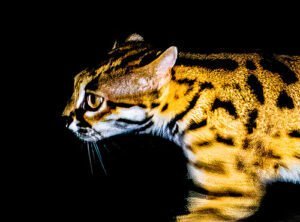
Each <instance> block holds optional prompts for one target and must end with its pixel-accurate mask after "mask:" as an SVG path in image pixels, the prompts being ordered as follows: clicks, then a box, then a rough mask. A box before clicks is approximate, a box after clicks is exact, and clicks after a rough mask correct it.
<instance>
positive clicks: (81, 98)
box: [76, 86, 85, 108]
mask: <svg viewBox="0 0 300 222" xmlns="http://www.w3.org/2000/svg"><path fill="white" fill-rule="evenodd" d="M84 95H85V91H84V86H81V87H80V89H79V96H78V99H77V103H76V107H77V108H79V107H80V105H81V103H82V102H83V100H84Z"/></svg>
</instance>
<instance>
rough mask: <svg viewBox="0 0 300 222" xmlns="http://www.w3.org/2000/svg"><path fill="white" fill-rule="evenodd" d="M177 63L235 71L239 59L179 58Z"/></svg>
mask: <svg viewBox="0 0 300 222" xmlns="http://www.w3.org/2000/svg"><path fill="white" fill-rule="evenodd" d="M176 64H177V65H186V66H200V67H203V68H207V69H210V70H215V69H223V70H226V71H234V70H235V69H237V68H238V67H239V64H238V63H237V61H235V60H232V59H188V58H179V59H178V60H177V63H176Z"/></svg>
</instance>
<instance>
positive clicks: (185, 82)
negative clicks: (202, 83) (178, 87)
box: [175, 79, 195, 86]
mask: <svg viewBox="0 0 300 222" xmlns="http://www.w3.org/2000/svg"><path fill="white" fill-rule="evenodd" d="M175 81H176V82H178V83H179V84H187V85H189V86H192V85H194V83H195V80H194V79H177V80H175Z"/></svg>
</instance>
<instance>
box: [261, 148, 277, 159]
mask: <svg viewBox="0 0 300 222" xmlns="http://www.w3.org/2000/svg"><path fill="white" fill-rule="evenodd" d="M262 156H264V157H267V158H271V159H278V160H279V159H281V157H280V156H279V155H276V154H274V151H273V150H268V151H265V152H263V153H262Z"/></svg>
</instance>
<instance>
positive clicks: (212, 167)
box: [193, 161, 226, 174]
mask: <svg viewBox="0 0 300 222" xmlns="http://www.w3.org/2000/svg"><path fill="white" fill-rule="evenodd" d="M193 164H194V166H195V167H197V168H199V169H201V170H205V171H208V172H211V173H218V174H225V173H226V171H225V169H224V167H225V166H224V164H223V163H222V162H220V161H214V162H210V163H204V162H200V161H197V162H196V163H193Z"/></svg>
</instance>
